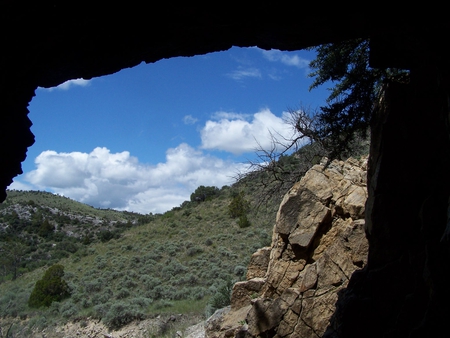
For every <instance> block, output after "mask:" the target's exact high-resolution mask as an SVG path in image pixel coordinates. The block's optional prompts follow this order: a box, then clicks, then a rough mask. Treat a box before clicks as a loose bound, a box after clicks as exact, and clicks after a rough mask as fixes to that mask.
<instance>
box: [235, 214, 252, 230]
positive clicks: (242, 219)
mask: <svg viewBox="0 0 450 338" xmlns="http://www.w3.org/2000/svg"><path fill="white" fill-rule="evenodd" d="M237 223H238V226H239V228H248V227H249V226H251V225H252V224H251V223H250V221H249V220H248V218H247V215H241V216H239V220H238V222H237Z"/></svg>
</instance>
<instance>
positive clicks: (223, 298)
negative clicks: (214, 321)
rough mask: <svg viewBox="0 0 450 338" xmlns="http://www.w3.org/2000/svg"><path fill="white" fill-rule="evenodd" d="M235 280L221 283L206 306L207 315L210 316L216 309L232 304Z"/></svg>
mask: <svg viewBox="0 0 450 338" xmlns="http://www.w3.org/2000/svg"><path fill="white" fill-rule="evenodd" d="M232 289H233V282H232V281H231V280H227V281H226V282H224V283H223V284H221V285H220V286H219V287H218V288H217V291H216V292H215V293H214V295H213V296H212V297H211V299H210V300H209V302H208V305H207V306H206V316H207V317H210V316H211V315H212V314H213V313H214V312H215V311H216V310H218V309H221V308H224V307H226V306H228V305H230V304H231V290H232Z"/></svg>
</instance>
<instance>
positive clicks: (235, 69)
mask: <svg viewBox="0 0 450 338" xmlns="http://www.w3.org/2000/svg"><path fill="white" fill-rule="evenodd" d="M314 56H315V55H314V52H312V51H296V52H281V51H277V50H271V51H263V50H261V49H258V48H231V49H230V50H228V51H226V52H218V53H211V54H207V55H201V56H195V57H189V58H186V57H179V58H171V59H165V60H161V61H158V62H156V63H153V64H144V63H142V64H140V65H139V66H137V67H134V68H129V69H124V70H122V71H120V72H118V73H116V74H112V75H109V76H104V77H100V78H94V79H91V80H89V81H87V80H83V79H78V80H72V81H68V82H66V83H64V84H61V85H60V86H58V87H54V88H50V89H44V88H38V89H37V90H36V96H35V97H34V98H33V100H32V101H31V103H30V105H29V110H30V114H29V117H30V119H31V120H32V122H33V127H32V132H33V133H34V135H35V137H36V142H35V144H34V145H33V146H32V147H31V148H30V149H29V150H28V153H27V159H26V161H25V162H24V163H23V164H22V166H23V171H24V174H23V175H21V176H19V177H16V178H15V179H14V183H13V184H12V185H11V186H10V189H19V190H28V189H32V190H46V191H51V192H54V193H58V194H61V195H64V196H67V197H70V198H73V199H75V200H78V201H81V202H84V203H87V204H90V205H93V206H95V207H101V208H114V209H118V210H129V211H136V212H140V213H144V214H147V213H150V212H152V213H159V212H164V211H166V210H170V209H171V208H173V207H174V206H179V205H180V204H181V203H182V202H183V201H185V200H189V196H190V194H191V193H192V192H193V191H194V190H195V189H196V188H197V187H198V186H199V185H207V186H211V185H212V186H217V187H222V186H223V185H229V184H232V183H233V182H234V181H233V177H234V176H235V174H236V173H237V172H241V171H243V170H245V168H246V166H247V161H248V159H251V158H253V157H254V150H255V148H256V147H257V143H256V141H257V142H258V143H259V144H260V145H261V146H263V147H270V146H271V143H270V137H269V135H270V132H272V133H277V134H280V135H283V136H287V137H288V136H290V135H292V130H291V129H290V128H289V127H288V125H287V124H286V123H284V122H283V117H285V116H286V112H287V111H288V110H289V109H299V108H300V107H312V108H314V107H318V106H319V105H323V104H324V102H325V98H326V96H327V91H326V88H318V89H314V90H313V91H311V92H310V91H309V89H308V88H309V86H310V84H311V82H312V79H311V78H308V77H307V74H308V72H309V69H308V64H309V61H311V60H312V59H313V58H314ZM255 140H256V141H255Z"/></svg>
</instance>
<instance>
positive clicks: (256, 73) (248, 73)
mask: <svg viewBox="0 0 450 338" xmlns="http://www.w3.org/2000/svg"><path fill="white" fill-rule="evenodd" d="M227 76H228V77H231V78H232V79H233V80H242V79H243V78H247V77H253V78H259V79H260V78H261V71H260V70H259V69H257V68H242V67H239V68H238V69H237V70H234V71H232V72H231V73H228V74H227Z"/></svg>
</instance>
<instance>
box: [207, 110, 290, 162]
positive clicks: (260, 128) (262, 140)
mask: <svg viewBox="0 0 450 338" xmlns="http://www.w3.org/2000/svg"><path fill="white" fill-rule="evenodd" d="M285 114H287V113H284V114H283V117H278V116H276V115H274V114H273V113H272V112H271V111H270V110H269V109H263V110H261V111H260V112H258V113H256V114H253V115H252V116H250V117H248V116H246V115H237V114H234V113H232V114H228V115H227V114H226V113H218V114H216V115H215V116H218V117H220V119H219V120H217V121H213V120H210V121H207V122H206V124H205V126H204V127H203V129H202V130H201V139H202V148H203V149H215V150H223V151H227V152H231V153H233V154H236V155H240V154H243V153H247V152H254V151H255V150H256V149H257V148H259V147H262V148H264V149H270V148H272V147H273V144H272V141H273V140H272V135H273V136H275V137H277V138H278V139H283V138H285V139H290V138H292V136H293V134H294V132H293V130H292V128H291V127H290V126H289V125H287V124H286V123H285V122H284V121H285V117H286V116H284V115H285Z"/></svg>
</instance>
